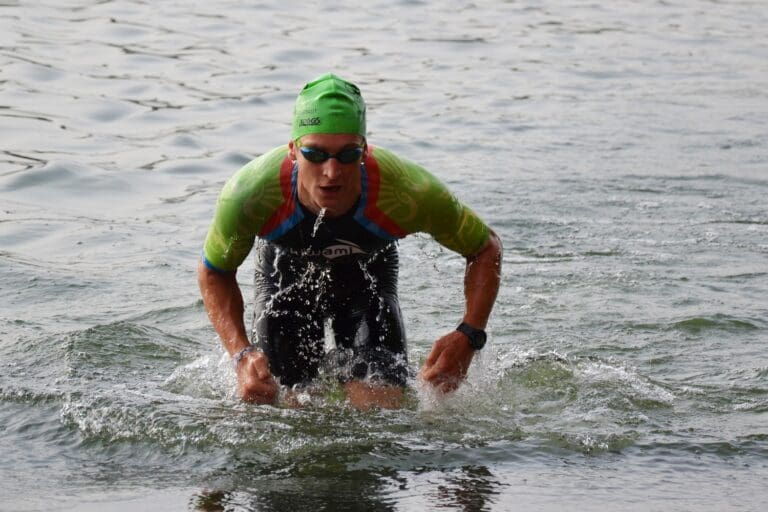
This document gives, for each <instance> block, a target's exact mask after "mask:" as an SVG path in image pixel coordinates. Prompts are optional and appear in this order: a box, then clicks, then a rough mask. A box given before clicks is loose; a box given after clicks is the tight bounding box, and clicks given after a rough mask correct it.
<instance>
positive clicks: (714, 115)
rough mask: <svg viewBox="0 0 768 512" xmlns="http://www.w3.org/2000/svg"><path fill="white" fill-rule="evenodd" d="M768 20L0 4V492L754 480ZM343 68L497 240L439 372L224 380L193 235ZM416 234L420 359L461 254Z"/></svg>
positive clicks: (766, 210) (400, 506)
mask: <svg viewBox="0 0 768 512" xmlns="http://www.w3.org/2000/svg"><path fill="white" fill-rule="evenodd" d="M448 5H450V7H448ZM766 27H768V9H766V5H765V3H764V2H762V1H735V0H734V1H730V0H722V1H714V0H713V1H704V0H701V1H699V0H671V1H648V2H635V1H628V0H619V1H616V2H601V3H596V2H586V1H577V0H573V1H566V0H553V1H550V2H541V1H536V0H519V1H507V2H503V1H490V0H477V1H475V2H466V1H459V2H451V3H448V2H438V1H435V0H424V1H405V0H401V1H394V2H381V1H374V2H365V3H360V2H350V1H347V0H340V1H337V2H327V3H325V2H296V1H294V0H285V1H283V2H280V3H279V4H278V3H273V2H236V1H213V2H182V1H180V0H175V1H173V0H166V1H159V2H142V1H138V0H137V1H127V0H115V1H109V0H106V1H95V0H94V1H63V2H54V1H53V0H48V1H47V2H32V1H30V2H24V1H19V2H14V1H2V2H0V303H2V313H1V314H0V460H2V463H0V510H3V511H33V510H40V511H43V510H78V511H80V510H85V511H91V510H92V511H96V510H99V511H100V510H205V511H212V510H259V511H267V510H276V511H279V510H291V511H299V510H312V511H316V510H393V511H394V510H398V511H399V510H407V511H418V510H435V509H441V510H464V511H479V510H543V511H549V510H553V511H554V510H566V509H569V510H570V509H573V510H596V511H615V510H622V511H649V510H658V511H662V510H663V511H707V510H708V511H737V510H738V511H747V510H748V511H757V510H765V509H766V507H767V506H768V491H766V486H765V484H766V481H767V478H768V350H766V348H767V347H768V298H767V297H768V201H767V200H766V198H767V197H768V32H766ZM327 71H334V72H336V73H338V74H340V75H342V76H344V77H346V78H349V79H351V80H353V81H355V82H357V83H358V84H359V85H360V86H361V88H362V89H363V92H364V95H365V97H366V99H367V101H368V105H369V131H370V140H371V141H372V142H373V143H374V144H376V145H381V146H385V147H388V148H390V149H393V150H395V151H397V152H398V153H400V154H402V155H403V156H405V157H407V158H409V159H411V160H414V161H417V162H420V163H422V164H423V165H425V166H426V167H427V168H428V169H430V170H431V171H432V172H433V173H435V174H437V175H438V176H439V177H440V178H441V179H442V180H443V181H444V182H446V183H447V184H448V185H449V186H450V188H451V189H452V190H453V191H454V192H455V193H456V194H457V195H458V196H459V197H460V198H461V199H462V200H464V201H465V202H467V203H468V204H469V205H471V206H472V207H473V208H474V209H475V210H476V211H477V212H478V213H479V214H480V215H481V216H482V217H483V218H485V219H486V220H487V221H488V222H489V223H490V224H491V225H492V227H493V228H494V229H495V230H496V231H497V232H498V233H499V235H500V236H501V238H502V240H503V242H504V245H505V254H504V274H503V284H502V289H501V291H500V294H499V298H498V302H497V305H496V308H495V310H494V314H493V316H492V318H491V322H490V325H489V340H490V341H489V345H488V348H487V349H486V350H484V351H483V352H482V354H481V357H479V358H476V361H475V363H474V364H473V367H472V369H471V372H470V375H469V380H468V382H467V384H466V385H465V386H464V387H463V388H461V390H460V391H459V392H458V393H456V394H455V395H454V396H452V397H450V398H447V399H443V400H439V399H436V398H435V397H433V396H429V395H428V394H426V393H424V392H422V391H419V390H418V388H417V387H415V386H414V388H413V390H412V391H411V393H410V398H409V403H408V405H407V406H406V407H405V408H404V409H402V410H399V411H378V412H367V413H362V412H357V411H354V410H351V409H350V408H349V407H347V406H345V404H344V403H342V402H340V401H339V400H338V399H335V398H334V395H333V393H330V392H329V394H328V396H326V397H325V398H317V399H313V401H312V402H311V403H310V404H309V405H308V406H307V407H305V408H303V409H291V408H285V407H269V406H262V407H255V406H251V405H246V404H242V403H240V402H239V401H238V400H237V399H236V398H235V396H234V376H233V373H232V371H231V369H230V366H229V363H228V361H227V358H226V357H225V356H224V353H223V351H222V349H221V348H220V346H219V342H218V340H217V338H216V335H215V333H214V332H213V329H212V328H211V327H210V325H209V323H208V321H207V318H206V315H205V311H204V308H203V306H202V302H201V300H200V298H199V292H198V290H197V284H196V276H195V268H196V264H197V260H198V258H199V254H200V250H201V246H202V241H203V239H204V237H205V233H206V231H207V227H208V223H209V221H210V218H211V215H212V213H213V207H214V202H215V198H216V196H217V194H218V192H219V190H220V188H221V186H222V185H223V183H224V181H225V180H226V179H227V178H228V177H229V176H230V175H231V174H232V173H233V172H234V171H235V170H236V169H237V168H239V167H240V166H241V165H242V164H243V163H245V162H246V161H248V160H250V159H251V158H253V157H254V156H257V155H258V154H260V153H262V152H265V151H267V150H268V149H270V148H272V147H273V146H275V145H278V144H282V143H284V142H286V141H287V138H288V134H289V130H290V112H291V109H292V104H293V100H294V99H295V96H296V94H297V93H298V91H299V90H300V88H301V86H302V85H303V84H304V82H306V81H308V80H310V79H312V78H314V77H315V76H317V75H319V74H321V73H324V72H327ZM400 252H401V275H400V291H401V303H402V307H403V310H404V316H405V321H406V327H407V330H408V336H409V346H410V358H411V365H412V366H413V367H414V369H416V368H417V367H418V366H419V363H420V362H421V361H422V360H423V358H424V357H425V356H426V354H427V352H428V350H429V347H430V346H431V343H432V341H433V340H434V339H436V338H437V337H438V336H440V335H441V334H443V333H445V332H447V331H449V330H450V329H452V328H453V327H454V326H455V325H456V323H457V322H458V321H459V319H460V317H461V312H462V301H463V300H462V295H461V278H462V273H463V260H462V259H461V258H460V257H458V256H457V255H454V254H452V253H450V252H447V251H445V250H442V249H441V248H440V247H439V246H438V245H437V244H435V243H434V242H433V241H432V240H430V239H429V238H426V237H421V236H413V237H410V238H408V239H406V240H404V241H403V242H402V243H401V244H400ZM252 269H253V262H252V261H251V260H250V259H249V260H248V262H247V263H246V264H245V265H244V267H243V268H242V270H241V272H240V273H239V274H238V276H239V280H240V282H241V285H242V287H243V290H244V293H245V295H246V296H247V297H249V296H250V295H251V294H252V291H253V289H252V284H251V272H252ZM249 311H250V310H249ZM248 314H249V312H247V313H246V315H248Z"/></svg>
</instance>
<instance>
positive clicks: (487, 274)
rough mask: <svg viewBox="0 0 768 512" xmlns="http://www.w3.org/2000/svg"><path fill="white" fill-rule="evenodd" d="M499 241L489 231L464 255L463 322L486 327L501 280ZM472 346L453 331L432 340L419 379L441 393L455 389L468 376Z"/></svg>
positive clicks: (472, 352) (460, 334) (472, 353)
mask: <svg viewBox="0 0 768 512" xmlns="http://www.w3.org/2000/svg"><path fill="white" fill-rule="evenodd" d="M501 255H502V246H501V240H499V237H498V236H496V233H494V232H493V231H491V236H490V238H489V239H488V242H486V244H485V245H484V246H483V248H482V249H480V251H479V252H477V253H476V254H474V255H472V256H469V257H468V258H467V267H466V272H465V274H464V298H465V305H464V318H463V321H464V322H466V323H468V324H469V325H471V326H472V327H475V328H477V329H485V326H486V324H487V322H488V317H489V316H490V314H491V310H492V309H493V304H494V302H495V301H496V294H497V293H498V291H499V283H500V282H501ZM473 356H474V349H473V348H472V347H471V345H470V344H469V341H468V340H467V337H466V336H465V335H464V334H462V333H460V332H458V331H453V332H451V333H449V334H447V335H445V336H443V337H442V338H440V339H439V340H437V341H436V342H435V344H434V345H433V346H432V351H431V352H430V353H429V356H427V360H426V361H425V362H424V367H423V368H422V369H421V378H422V379H423V380H424V381H426V382H428V383H430V384H432V385H433V386H435V387H436V388H437V389H439V390H441V391H443V392H446V393H447V392H450V391H454V390H455V389H456V388H458V387H459V384H461V382H462V381H463V380H464V378H465V377H466V376H467V370H468V369H469V364H470V363H471V362H472V357H473Z"/></svg>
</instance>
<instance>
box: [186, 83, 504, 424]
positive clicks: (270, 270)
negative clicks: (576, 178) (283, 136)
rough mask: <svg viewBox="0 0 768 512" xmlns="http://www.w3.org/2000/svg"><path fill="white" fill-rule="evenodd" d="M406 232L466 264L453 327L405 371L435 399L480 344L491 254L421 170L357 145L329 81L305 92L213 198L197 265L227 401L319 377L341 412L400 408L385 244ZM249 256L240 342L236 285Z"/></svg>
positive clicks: (352, 115)
mask: <svg viewBox="0 0 768 512" xmlns="http://www.w3.org/2000/svg"><path fill="white" fill-rule="evenodd" d="M412 233H427V234H429V235H431V236H432V237H433V238H434V239H435V240H436V241H437V242H438V243H439V244H441V245H442V246H444V247H446V248H447V249H449V250H451V251H454V252H456V253H458V254H461V255H462V256H464V258H466V270H465V274H464V298H465V301H464V314H463V317H462V318H461V319H457V324H458V326H457V328H456V329H455V330H452V331H451V332H448V333H447V334H444V335H442V336H440V337H439V338H438V339H437V340H436V341H435V342H434V344H433V346H432V349H431V351H430V353H429V355H428V356H427V359H426V361H425V363H424V365H423V367H422V368H421V370H420V372H419V379H420V380H421V381H422V382H424V383H425V384H426V385H428V386H432V387H434V388H435V389H437V390H438V391H440V392H443V393H448V392H452V391H454V390H455V389H457V388H458V386H459V385H460V384H461V382H462V381H463V380H464V379H465V377H466V374H467V371H468V369H469V366H470V363H471V362H472V358H473V357H474V354H475V352H476V351H478V350H481V349H482V348H483V346H484V345H485V342H486V334H485V327H486V323H487V321H488V317H489V316H490V313H491V310H492V308H493V305H494V302H495V300H496V295H497V292H498V289H499V282H500V279H501V254H502V246H501V241H500V240H499V238H498V237H497V236H496V234H495V233H494V232H493V231H492V230H491V229H490V228H489V227H488V226H487V225H486V224H485V223H484V222H483V221H482V220H481V219H480V218H479V217H478V216H477V215H476V214H475V213H474V212H473V211H472V210H471V209H470V208H468V207H467V206H466V205H464V204H462V203H461V202H459V201H458V200H457V199H456V197H455V196H454V195H453V194H452V193H451V192H450V191H449V190H448V189H447V188H446V187H445V186H444V185H443V184H442V183H441V182H440V181H439V180H438V179H437V178H435V176H433V175H432V174H431V173H429V172H428V171H427V170H425V169H424V168H423V167H421V166H419V165H416V164H414V163H412V162H410V161H408V160H406V159H404V158H401V157H400V156H398V155H396V154H395V153H393V152H391V151H389V150H387V149H385V148H383V147H378V146H374V145H373V144H371V143H370V142H368V139H367V133H366V107H365V102H364V101H363V97H362V95H361V93H360V89H359V88H358V87H357V86H356V85H354V84H352V83H350V82H348V81H346V80H343V79H342V78H340V77H338V76H336V75H334V74H330V73H328V74H325V75H322V76H320V77H318V78H317V79H315V80H313V81H311V82H309V83H307V84H306V85H305V87H304V88H303V89H302V91H301V92H300V94H299V95H298V98H297V99H296V104H295V107H294V114H293V126H292V132H291V136H290V140H289V141H288V143H287V144H286V145H283V146H280V147H277V148H274V149H272V150H270V151H268V152H267V153H265V154H263V155H262V156H260V157H258V158H256V159H255V160H253V161H251V162H249V163H247V164H246V165H245V166H244V167H243V168H241V169H240V170H239V171H238V172H237V173H236V174H235V175H234V176H233V177H232V178H230V179H229V181H228V182H227V183H226V185H225V186H224V188H223V190H222V191H221V194H220V195H219V198H218V201H217V205H216V211H215V214H214V217H213V221H212V223H211V226H210V228H209V231H208V235H207V237H206V239H205V244H204V249H203V256H202V258H201V261H200V262H199V265H198V283H199V285H200V291H201V294H202V296H203V301H204V304H205V308H206V311H207V312H208V317H209V319H210V321H211V323H212V324H213V327H214V329H215V330H216V332H217V333H218V335H219V337H220V339H221V342H222V344H223V345H224V348H225V349H226V350H227V352H228V353H229V354H230V356H231V357H232V362H233V364H234V366H235V371H236V374H237V392H238V395H239V396H240V397H241V398H242V399H243V400H245V401H247V402H252V403H257V404H272V403H275V401H276V400H277V397H278V391H279V386H287V387H288V388H291V389H302V388H305V387H306V386H309V385H310V384H311V383H312V382H313V381H315V380H316V379H317V378H318V376H319V375H320V374H321V373H322V372H326V371H327V372H330V373H331V374H333V375H334V377H335V378H336V379H338V381H339V382H340V383H341V385H342V386H343V389H344V391H345V393H346V397H347V400H348V401H349V403H350V404H352V405H353V406H354V407H357V408H360V409H368V408H371V407H381V408H397V407H400V406H401V405H402V401H403V397H404V389H405V386H406V382H407V379H408V368H409V367H408V354H407V345H406V336H405V328H404V325H403V320H402V316H401V311H400V304H399V300H398V291H397V277H398V265H399V263H398V250H397V244H396V242H397V240H399V239H401V238H404V237H405V236H407V235H409V234H412ZM251 250H254V252H255V259H256V271H255V278H254V284H255V287H254V288H255V299H254V300H255V315H254V325H253V329H252V334H251V338H250V339H249V337H248V333H247V331H246V327H245V320H244V318H243V316H244V301H243V296H242V292H241V290H240V287H239V286H238V283H237V279H236V272H237V269H238V267H239V266H240V265H241V264H242V263H243V261H244V260H245V258H246V257H247V256H248V254H249V253H250V252H251ZM436 286H439V283H436ZM329 333H330V338H331V340H332V344H331V345H332V346H331V347H329V346H328V345H329V344H328V339H329ZM278 383H279V384H278Z"/></svg>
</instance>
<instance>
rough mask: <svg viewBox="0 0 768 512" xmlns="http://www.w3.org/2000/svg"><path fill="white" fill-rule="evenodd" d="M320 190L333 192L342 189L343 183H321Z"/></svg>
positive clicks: (328, 192) (327, 192)
mask: <svg viewBox="0 0 768 512" xmlns="http://www.w3.org/2000/svg"><path fill="white" fill-rule="evenodd" d="M320 190H321V191H323V192H324V193H326V194H333V193H335V192H338V191H339V190H341V185H324V186H323V185H320Z"/></svg>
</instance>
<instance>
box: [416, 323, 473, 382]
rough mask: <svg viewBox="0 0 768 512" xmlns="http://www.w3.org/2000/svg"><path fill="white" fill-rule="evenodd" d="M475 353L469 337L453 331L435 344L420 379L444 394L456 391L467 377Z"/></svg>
mask: <svg viewBox="0 0 768 512" xmlns="http://www.w3.org/2000/svg"><path fill="white" fill-rule="evenodd" d="M474 355H475V351H474V349H473V348H472V346H471V345H470V344H469V340H467V337H466V336H465V335H464V334H462V333H460V332H458V331H453V332H451V333H449V334H446V335H445V336H443V337H442V338H440V339H439V340H437V341H436V342H435V344H434V345H433V346H432V351H431V352H430V353H429V356H427V360H426V361H425V362H424V366H423V367H422V369H421V373H420V377H421V379H422V380H424V381H425V382H428V383H429V384H431V385H432V386H434V387H435V388H437V389H438V390H440V391H442V392H443V393H450V392H451V391H454V390H456V389H457V388H458V387H459V385H460V384H461V382H462V381H463V380H464V379H465V378H466V376H467V370H468V369H469V363H471V362H472V357H473V356H474Z"/></svg>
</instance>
